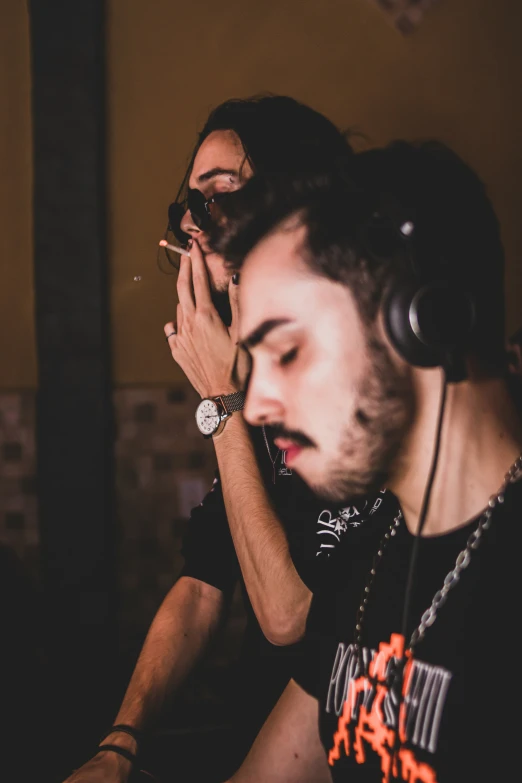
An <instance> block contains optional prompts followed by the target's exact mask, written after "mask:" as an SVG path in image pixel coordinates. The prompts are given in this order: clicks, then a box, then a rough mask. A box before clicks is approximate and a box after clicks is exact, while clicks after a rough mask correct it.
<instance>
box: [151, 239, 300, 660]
mask: <svg viewBox="0 0 522 783" xmlns="http://www.w3.org/2000/svg"><path fill="white" fill-rule="evenodd" d="M190 252H191V258H190V259H188V258H187V257H185V256H184V257H183V258H182V260H181V266H180V272H179V276H178V283H177V288H178V296H179V304H178V308H177V324H176V325H175V324H174V323H172V322H170V323H168V324H166V325H165V334H166V335H170V336H169V346H170V349H171V352H172V356H173V358H174V360H175V361H176V362H177V363H178V364H179V366H180V367H181V369H182V370H183V371H184V373H185V374H186V376H187V378H188V380H189V381H190V383H191V384H192V386H193V387H194V388H195V390H196V391H197V392H198V394H200V395H201V397H215V396H217V395H220V394H230V393H232V392H234V391H237V390H238V387H237V385H234V383H233V381H232V369H233V366H234V362H235V357H236V350H237V349H236V343H237V322H238V287H237V286H235V285H233V284H232V283H231V284H230V286H229V298H230V305H231V310H232V323H231V326H230V328H227V327H226V326H225V325H224V324H223V322H222V320H221V318H220V317H219V314H218V313H217V311H216V309H215V307H214V305H213V303H212V298H211V295H210V289H209V283H208V274H207V270H206V268H205V264H204V260H203V256H202V254H201V250H200V248H199V245H198V243H197V242H196V241H194V243H193V245H192V249H191V251H190ZM173 333H174V335H173ZM214 444H215V448H216V455H217V460H218V465H219V471H220V476H221V483H222V487H223V496H224V500H225V506H226V510H227V517H228V522H229V525H230V530H231V533H232V537H233V539H234V545H235V548H236V552H237V556H238V559H239V563H240V566H241V571H242V574H243V579H244V580H245V585H246V588H247V591H248V595H249V597H250V601H251V603H252V607H253V609H254V612H255V613H256V616H257V619H258V621H259V624H260V625H261V628H262V629H263V633H264V634H265V636H266V637H267V638H268V639H269V641H271V642H272V643H273V644H280V645H283V644H291V643H292V642H296V641H298V640H299V639H300V638H301V637H302V636H303V633H304V629H305V623H306V616H307V613H308V608H309V606H310V601H311V593H310V591H309V590H308V588H307V587H306V585H305V584H304V583H303V582H302V581H301V579H300V577H299V575H298V573H297V571H296V569H295V566H294V564H293V562H292V558H291V557H290V551H289V547H288V541H287V538H286V535H285V531H284V529H283V526H282V524H281V521H280V520H279V519H278V517H277V516H276V514H275V512H274V509H273V507H272V505H271V503H270V499H269V497H268V495H267V492H266V490H265V487H264V484H263V479H262V477H261V474H260V472H259V468H258V466H257V461H256V457H255V453H254V449H253V446H252V442H251V440H250V436H249V433H248V430H247V427H246V425H245V423H244V420H243V417H242V415H241V414H239V413H234V414H233V416H232V417H231V419H230V420H229V421H228V422H227V424H226V426H225V429H224V431H223V433H221V434H220V435H219V436H218V437H216V438H214Z"/></svg>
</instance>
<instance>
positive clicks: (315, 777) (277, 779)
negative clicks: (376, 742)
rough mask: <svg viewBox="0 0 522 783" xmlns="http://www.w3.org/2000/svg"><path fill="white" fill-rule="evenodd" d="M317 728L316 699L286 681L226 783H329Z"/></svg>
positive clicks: (292, 681)
mask: <svg viewBox="0 0 522 783" xmlns="http://www.w3.org/2000/svg"><path fill="white" fill-rule="evenodd" d="M318 726H319V724H318V702H317V700H316V699H314V698H313V696H310V695H309V694H308V693H306V691H304V690H303V689H302V688H301V687H300V686H299V685H298V684H297V683H296V682H295V681H294V680H290V682H289V683H288V685H287V687H286V689H285V690H284V691H283V694H282V695H281V697H280V699H279V701H278V702H277V704H276V706H275V707H274V709H273V710H272V712H271V713H270V715H269V716H268V718H267V720H266V721H265V724H264V726H263V728H262V729H261V731H260V732H259V734H258V736H257V739H256V741H255V742H254V744H253V745H252V748H251V749H250V751H249V753H248V755H247V757H246V758H245V760H244V761H243V763H242V765H241V767H240V768H239V769H238V771H237V772H236V773H235V774H234V775H233V776H232V778H230V780H229V781H227V783H331V780H332V778H331V776H330V770H329V768H328V764H327V761H326V755H325V752H324V748H323V746H322V745H321V742H320V739H319V728H318Z"/></svg>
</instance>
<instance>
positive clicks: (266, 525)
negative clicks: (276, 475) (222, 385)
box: [214, 413, 311, 644]
mask: <svg viewBox="0 0 522 783" xmlns="http://www.w3.org/2000/svg"><path fill="white" fill-rule="evenodd" d="M214 445H215V449H216V456H217V461H218V467H219V473H220V477H221V484H222V489H223V497H224V501H225V506H226V510H227V518H228V522H229V525H230V531H231V533H232V538H233V540H234V546H235V548H236V552H237V556H238V560H239V564H240V566H241V571H242V574H243V579H244V581H245V586H246V588H247V591H248V595H249V598H250V601H251V603H252V607H253V609H254V612H255V613H256V616H257V618H258V620H259V623H260V625H261V628H262V629H263V632H264V633H265V635H266V636H267V638H268V639H269V640H270V641H271V642H273V643H274V644H290V643H292V642H296V641H298V640H299V639H300V638H301V637H302V635H303V633H304V629H305V623H306V616H307V613H308V609H309V606H310V600H311V593H310V591H309V590H308V588H307V587H306V585H305V584H304V583H303V582H302V580H301V579H300V577H299V575H298V573H297V571H296V568H295V566H294V563H293V561H292V558H291V556H290V550H289V546H288V540H287V537H286V533H285V531H284V529H283V526H282V524H281V521H280V520H279V519H278V517H277V515H276V513H275V511H274V509H273V507H272V504H271V502H270V499H269V497H268V494H267V491H266V489H265V486H264V483H263V479H262V476H261V473H260V471H259V467H258V465H257V460H256V456H255V452H254V448H253V445H252V441H251V438H250V435H249V432H248V429H247V427H246V424H245V422H244V419H243V417H242V415H240V414H237V413H235V414H233V416H232V417H231V418H230V420H229V421H228V422H227V424H226V426H225V428H224V430H223V431H222V432H221V433H220V434H219V435H218V436H215V437H214Z"/></svg>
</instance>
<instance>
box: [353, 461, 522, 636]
mask: <svg viewBox="0 0 522 783" xmlns="http://www.w3.org/2000/svg"><path fill="white" fill-rule="evenodd" d="M521 471H522V454H521V455H520V456H518V457H517V458H516V460H515V461H514V463H513V464H512V465H511V467H510V468H509V470H508V472H507V473H506V475H505V477H504V481H503V483H502V486H501V487H500V489H499V490H498V492H497V494H496V495H492V496H491V497H490V499H489V502H488V505H487V507H486V508H485V510H484V511H483V512H482V514H481V516H480V519H479V522H478V525H477V527H476V529H475V530H474V531H473V533H471V535H470V536H469V538H468V540H467V542H466V546H465V548H464V549H463V550H462V551H461V552H460V554H459V556H458V557H457V560H456V561H455V565H454V567H453V568H452V569H451V571H450V572H449V573H448V574H447V575H446V578H445V579H444V582H443V585H442V588H441V589H440V590H437V592H436V593H435V595H434V596H433V600H432V602H431V605H430V606H429V608H428V609H426V611H425V612H424V614H423V615H422V617H421V620H420V623H419V625H418V626H417V628H416V629H415V630H414V631H413V633H412V635H411V637H410V643H409V649H410V650H413V648H414V647H415V645H416V644H418V643H419V642H420V641H421V640H422V639H423V638H424V634H425V633H426V629H427V628H430V627H431V626H432V625H433V623H434V622H435V620H436V619H437V612H438V610H439V609H440V608H441V606H443V605H444V604H445V603H446V599H447V597H448V593H449V591H450V590H451V589H452V588H453V587H455V585H456V584H457V582H458V581H459V579H460V575H461V573H462V571H463V570H464V569H465V568H467V567H468V565H469V562H470V560H471V553H472V551H473V550H474V549H478V547H479V545H480V542H481V541H482V535H483V533H484V531H485V530H487V529H488V528H489V527H490V525H491V517H492V515H493V511H494V509H495V508H496V506H497V505H498V504H499V503H500V504H502V503H503V502H504V495H505V492H506V489H507V487H508V485H509V484H511V483H514V482H515V481H518V479H519V478H520V476H521ZM402 518H403V517H402V511H399V513H398V514H397V516H396V517H395V519H394V520H393V523H392V524H391V525H390V528H389V530H388V531H387V532H386V533H385V534H384V537H383V538H382V540H381V542H380V544H379V549H378V550H377V554H376V555H375V558H374V561H373V565H372V569H371V571H370V574H369V576H368V580H367V582H366V587H365V588H364V593H363V599H362V602H361V605H360V606H359V609H358V611H357V619H356V624H355V634H354V638H355V644H356V646H357V647H358V648H359V649H360V648H361V640H362V629H363V621H364V614H365V611H366V606H367V604H368V598H369V594H370V590H371V588H372V585H373V581H374V578H375V574H376V570H377V567H378V565H379V563H380V562H381V560H382V556H383V554H384V552H385V550H386V547H387V545H388V543H389V541H390V540H391V539H392V538H393V536H395V535H396V533H397V528H398V527H399V525H400V523H401V520H402Z"/></svg>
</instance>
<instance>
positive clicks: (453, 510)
mask: <svg viewBox="0 0 522 783" xmlns="http://www.w3.org/2000/svg"><path fill="white" fill-rule="evenodd" d="M437 376H438V377H439V378H440V383H439V384H437V382H436V379H437ZM415 384H416V385H417V386H418V388H417V392H418V394H417V395H416V396H417V400H418V401H420V402H419V404H418V409H417V412H416V415H415V418H414V422H413V426H412V429H411V431H410V435H409V437H408V439H407V440H406V442H405V445H404V447H403V449H402V451H401V453H400V454H399V456H398V459H397V462H396V470H395V471H394V475H393V476H392V478H391V481H390V482H389V484H388V486H389V488H390V489H391V490H392V491H393V492H394V493H395V495H396V497H397V498H398V500H399V502H400V504H401V508H402V510H403V514H404V518H405V520H406V524H407V526H408V528H409V530H410V531H411V532H412V533H414V532H416V531H417V526H418V522H419V516H420V512H421V507H422V503H423V498H424V492H425V489H426V485H427V481H428V477H429V473H430V469H431V464H432V459H433V453H434V447H435V436H436V429H437V421H438V415H439V405H440V399H441V391H442V372H441V371H440V370H422V371H415ZM521 451H522V425H521V421H520V418H519V416H518V414H517V412H516V410H515V406H514V403H513V400H512V398H511V395H510V393H509V391H508V389H507V386H506V384H505V382H504V381H503V380H502V379H491V378H487V379H484V378H473V379H471V380H469V381H465V382H463V383H460V384H451V385H449V386H448V389H447V397H446V407H445V412H444V419H443V425H442V437H441V444H440V451H439V458H438V464H437V469H436V473H435V479H434V482H433V486H432V491H431V496H430V502H429V507H428V513H427V516H426V521H425V524H424V528H423V535H426V536H429V535H437V534H441V533H445V532H448V531H450V530H453V529H455V528H457V527H460V526H462V525H464V524H466V523H467V522H468V521H470V520H471V519H473V517H475V516H477V515H478V514H479V513H480V512H481V511H482V510H483V509H484V507H485V506H486V505H487V503H488V500H489V498H490V497H491V495H495V494H496V493H497V492H498V490H499V488H500V487H501V486H502V483H503V481H504V476H505V474H506V472H507V471H508V469H509V468H510V466H511V465H512V463H513V462H514V461H515V459H516V458H517V456H518V455H519V454H520V453H521Z"/></svg>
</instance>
